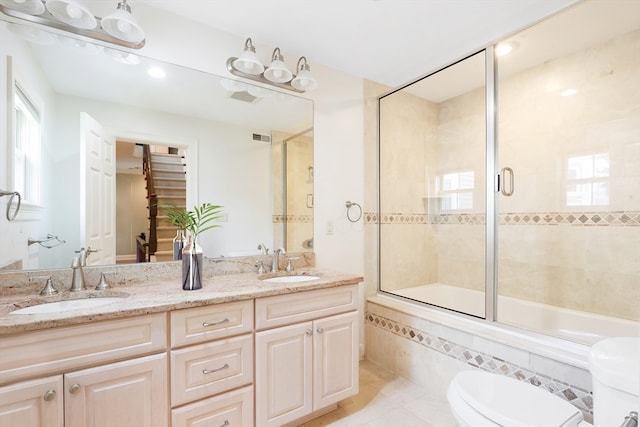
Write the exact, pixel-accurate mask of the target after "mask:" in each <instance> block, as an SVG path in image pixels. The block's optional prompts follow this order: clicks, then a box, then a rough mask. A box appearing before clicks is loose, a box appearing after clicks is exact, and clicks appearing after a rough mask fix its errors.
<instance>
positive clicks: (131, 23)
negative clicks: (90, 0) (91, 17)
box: [100, 3, 144, 43]
mask: <svg viewBox="0 0 640 427" xmlns="http://www.w3.org/2000/svg"><path fill="white" fill-rule="evenodd" d="M121 5H122V3H120V4H119V5H118V8H117V9H116V10H115V11H113V12H112V13H110V14H109V15H107V16H105V17H104V18H102V21H101V22H100V25H101V26H102V28H103V29H104V30H105V31H106V32H107V33H109V34H111V35H112V36H113V37H115V38H117V39H120V40H124V41H128V42H131V43H139V42H141V41H142V40H144V31H143V30H142V27H140V25H138V23H137V22H136V20H135V18H134V17H133V15H132V14H131V12H128V11H127V10H125V8H124V7H121Z"/></svg>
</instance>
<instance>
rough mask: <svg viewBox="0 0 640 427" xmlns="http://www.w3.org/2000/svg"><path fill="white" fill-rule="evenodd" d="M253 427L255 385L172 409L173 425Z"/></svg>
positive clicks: (182, 426) (178, 426) (175, 426)
mask: <svg viewBox="0 0 640 427" xmlns="http://www.w3.org/2000/svg"><path fill="white" fill-rule="evenodd" d="M201 425H208V426H230V427H231V426H238V427H253V387H252V386H249V387H244V388H241V389H239V390H234V391H230V392H229V393H225V394H221V395H219V396H215V397H212V398H209V399H205V400H201V401H199V402H196V403H192V404H191V405H186V406H183V407H182V408H178V409H174V410H172V411H171V426H172V427H196V426H201Z"/></svg>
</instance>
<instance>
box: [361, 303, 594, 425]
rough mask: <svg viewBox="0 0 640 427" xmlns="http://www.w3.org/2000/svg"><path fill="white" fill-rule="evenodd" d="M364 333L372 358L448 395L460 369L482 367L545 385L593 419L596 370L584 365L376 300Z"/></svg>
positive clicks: (370, 306) (367, 350)
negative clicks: (450, 326)
mask: <svg viewBox="0 0 640 427" xmlns="http://www.w3.org/2000/svg"><path fill="white" fill-rule="evenodd" d="M365 337H366V341H365V342H366V355H367V359H369V360H371V361H372V362H374V363H377V364H379V365H381V366H385V367H386V368H388V369H390V370H392V371H393V372H396V373H398V374H400V375H402V376H404V377H407V378H411V380H412V381H414V382H416V383H418V384H429V386H430V387H432V388H436V389H440V392H441V393H442V394H443V395H444V394H446V388H447V386H448V384H449V383H450V382H451V380H452V379H453V377H454V376H455V375H456V374H457V373H458V372H461V371H463V370H469V369H481V370H483V371H488V372H492V373H495V374H499V375H506V376H508V377H511V378H515V379H517V380H520V381H523V382H527V383H529V384H532V385H534V386H537V387H541V388H543V389H545V390H547V391H549V392H551V393H553V394H555V395H556V396H559V397H561V398H562V399H564V400H566V401H568V402H570V403H571V404H573V405H574V406H576V407H577V408H578V409H580V410H581V411H582V412H583V414H584V415H585V419H586V420H587V421H591V420H592V417H593V400H592V395H591V375H590V373H589V372H588V371H586V370H584V369H580V368H576V367H573V366H570V365H566V364H563V363H560V362H556V361H552V360H550V359H546V358H544V357H541V356H537V355H535V354H530V353H528V352H526V351H523V350H518V349H515V348H512V347H509V346H506V345H503V344H500V343H497V342H494V341H491V340H488V339H484V338H480V337H477V336H473V335H471V334H468V333H465V332H462V331H459V330H456V329H453V328H449V327H446V326H443V325H439V324H436V323H433V322H429V321H427V320H425V319H421V318H419V317H415V316H412V315H410V314H407V313H403V312H400V311H397V310H394V309H393V308H390V307H385V306H384V305H382V304H378V303H376V302H371V301H370V302H368V303H367V309H366V313H365ZM390 348H393V349H394V351H389V349H390Z"/></svg>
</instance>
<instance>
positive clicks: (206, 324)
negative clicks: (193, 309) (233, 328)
mask: <svg viewBox="0 0 640 427" xmlns="http://www.w3.org/2000/svg"><path fill="white" fill-rule="evenodd" d="M223 323H229V319H222V320H218V321H217V322H203V323H202V326H203V327H205V328H208V327H209V326H216V325H222V324H223Z"/></svg>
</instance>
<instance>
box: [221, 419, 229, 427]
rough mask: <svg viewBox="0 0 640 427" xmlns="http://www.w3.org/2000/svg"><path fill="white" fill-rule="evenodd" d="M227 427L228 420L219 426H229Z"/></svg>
mask: <svg viewBox="0 0 640 427" xmlns="http://www.w3.org/2000/svg"><path fill="white" fill-rule="evenodd" d="M229 425H230V424H229V420H224V423H222V424H221V425H220V427H227V426H229Z"/></svg>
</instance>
